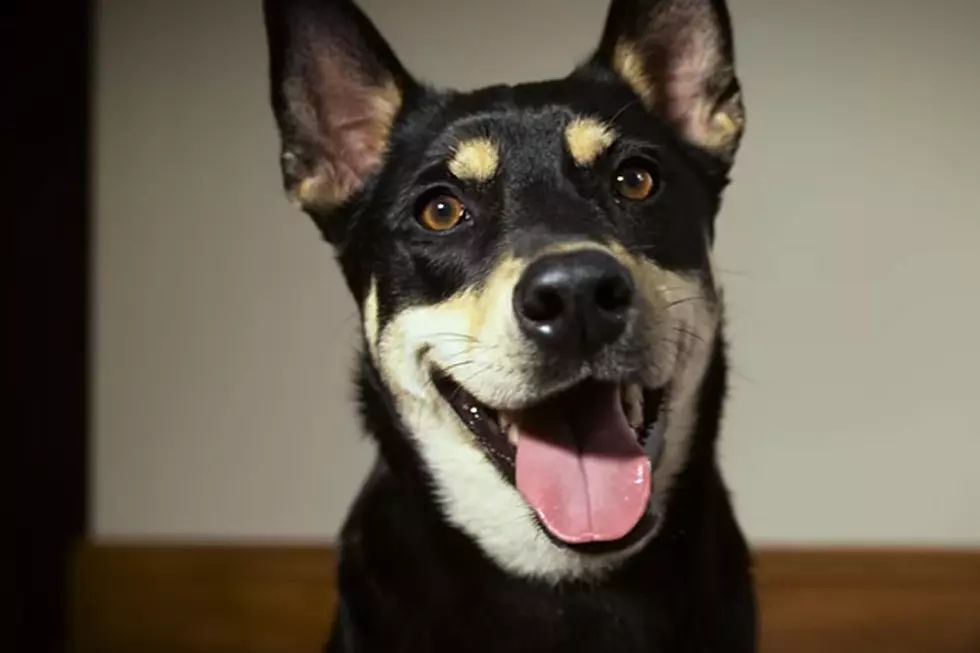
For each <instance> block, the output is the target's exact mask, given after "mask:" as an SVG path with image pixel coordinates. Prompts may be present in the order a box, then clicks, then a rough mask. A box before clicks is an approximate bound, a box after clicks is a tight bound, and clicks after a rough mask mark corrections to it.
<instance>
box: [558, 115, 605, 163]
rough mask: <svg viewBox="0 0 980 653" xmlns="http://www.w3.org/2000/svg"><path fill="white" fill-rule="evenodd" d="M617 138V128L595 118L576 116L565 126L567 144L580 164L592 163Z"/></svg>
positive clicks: (574, 158)
mask: <svg viewBox="0 0 980 653" xmlns="http://www.w3.org/2000/svg"><path fill="white" fill-rule="evenodd" d="M615 140H616V132H615V130H614V129H613V128H612V127H610V126H609V125H607V124H605V123H604V122H602V121H600V120H596V119H595V118H576V119H575V120H573V121H572V122H570V123H569V124H568V126H567V127H566V128H565V145H566V147H568V152H569V154H571V155H572V159H573V160H574V161H575V164H576V165H578V166H587V165H590V164H591V163H592V162H594V161H595V160H596V159H598V158H599V156H600V155H601V154H602V153H603V152H605V151H606V150H607V149H609V147H610V146H611V145H612V144H613V142H615Z"/></svg>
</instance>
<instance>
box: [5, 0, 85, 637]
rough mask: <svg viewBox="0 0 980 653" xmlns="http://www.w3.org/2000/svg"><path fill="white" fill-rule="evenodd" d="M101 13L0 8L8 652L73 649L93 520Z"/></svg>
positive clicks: (77, 8) (30, 3)
mask: <svg viewBox="0 0 980 653" xmlns="http://www.w3.org/2000/svg"><path fill="white" fill-rule="evenodd" d="M92 19H93V10H92V3H91V2H86V1H75V2H66V3H50V2H38V1H37V0H23V1H22V0H13V1H10V0H8V2H5V3H3V7H2V8H0V48H2V52H3V56H2V58H0V62H2V66H3V78H2V88H3V92H2V101H0V133H2V138H0V143H2V144H3V148H2V149H3V158H4V160H5V161H4V166H3V173H2V175H0V178H2V179H3V184H2V188H3V193H2V202H3V208H2V216H3V221H2V225H3V233H4V236H3V238H2V242H3V244H4V246H5V247H4V249H5V250H6V251H5V252H4V255H3V257H2V258H3V261H4V264H5V270H4V271H5V274H4V279H5V282H6V284H5V285H6V287H7V292H6V293H4V297H5V301H4V327H5V328H4V329H3V333H4V366H3V367H4V370H5V371H6V372H7V374H8V375H9V376H8V379H7V383H6V384H5V387H7V388H8V391H7V393H5V394H6V397H7V400H8V401H7V402H6V405H7V406H8V408H7V410H6V411H4V412H5V416H6V419H4V421H3V424H2V426H0V431H2V432H3V434H4V435H3V438H2V442H3V444H4V445H5V447H4V449H5V453H4V455H3V459H4V461H5V462H6V463H7V464H8V465H9V466H11V467H12V468H13V469H12V470H8V471H7V473H6V474H5V476H6V478H7V479H12V487H10V488H9V489H8V491H7V493H6V496H7V500H8V501H9V502H11V503H12V506H11V508H12V509H11V510H9V512H8V513H7V514H8V515H9V514H12V515H13V522H14V526H13V532H12V536H13V537H12V538H11V539H12V540H13V542H14V546H15V557H14V558H13V559H12V566H13V570H12V571H13V576H14V580H15V582H14V587H13V590H14V596H13V598H14V612H13V625H14V626H15V634H14V635H13V636H12V637H11V636H10V634H9V631H7V634H5V635H4V638H3V639H4V642H5V644H4V645H3V646H0V648H3V649H4V650H21V651H33V652H38V653H47V652H49V651H51V652H54V651H63V650H64V648H65V643H66V629H67V626H66V624H67V606H66V588H67V580H68V570H69V566H68V565H69V559H70V558H69V552H70V550H71V548H72V547H73V546H74V545H75V544H76V543H77V542H78V541H79V540H80V539H81V538H82V537H83V536H84V531H85V524H86V466H87V460H86V455H87V454H86V448H87V447H86V435H87V433H86V432H87V422H88V303H89V228H90V219H89V218H90V208H89V197H90V195H89V168H90V162H89V116H90V97H91V94H90V87H91V74H90V62H91V60H92V56H91V45H92V42H93V39H92ZM10 389H12V390H13V392H12V393H11V392H10ZM11 449H13V451H11ZM11 472H12V473H11ZM8 523H9V522H8ZM6 532H10V531H6ZM8 560H11V559H8ZM6 577H7V578H10V576H9V575H8V576H6ZM7 587H9V585H7ZM8 638H9V639H8ZM15 642H16V644H15ZM11 646H12V647H13V648H8V647H11Z"/></svg>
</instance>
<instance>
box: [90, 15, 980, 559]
mask: <svg viewBox="0 0 980 653" xmlns="http://www.w3.org/2000/svg"><path fill="white" fill-rule="evenodd" d="M604 4H605V0H535V1H534V2H532V3H528V2H526V0H495V1H494V2H493V3H490V2H484V1H480V0H457V1H453V0H431V1H421V0H420V1H418V2H410V1H407V0H403V1H401V2H392V1H391V0H388V1H385V0H370V1H365V2H364V6H365V7H366V8H367V10H368V12H369V13H370V14H371V15H372V16H373V17H374V18H375V19H376V20H377V22H378V23H379V24H380V26H381V27H382V30H383V31H385V32H386V34H387V35H388V36H389V37H390V38H391V40H392V41H393V43H394V45H395V47H396V49H397V50H398V51H399V52H400V54H401V55H402V57H403V59H404V60H405V62H406V63H407V64H408V65H409V66H410V67H412V68H413V69H415V70H416V71H417V72H419V73H420V74H421V75H422V76H424V77H426V78H428V79H430V80H433V81H436V82H438V83H441V84H450V85H460V86H467V87H468V86H475V85H479V84H483V83H487V82H491V81H498V80H504V81H518V80H523V79H532V78H538V77H541V76H547V75H554V74H561V73H563V72H565V71H567V70H568V69H569V67H570V65H571V64H572V63H573V62H574V61H576V60H577V59H578V58H579V57H580V56H582V55H583V54H585V53H586V52H587V50H588V48H589V47H590V46H591V45H592V43H593V42H594V41H595V39H596V38H597V36H598V30H599V28H600V25H601V18H602V16H603V13H604V10H605V6H604ZM732 4H733V13H734V19H735V23H736V28H737V30H738V37H739V55H740V58H741V59H740V63H741V67H742V75H743V78H744V82H745V86H746V92H747V96H748V102H749V108H750V116H751V117H750V122H751V127H750V134H749V136H748V139H747V141H746V143H745V147H744V150H743V153H742V156H741V159H740V161H739V166H738V168H737V170H736V179H735V183H734V186H733V187H732V189H731V192H730V195H729V197H728V202H727V206H726V209H725V212H724V215H723V217H722V221H721V233H720V238H721V242H720V259H721V267H722V268H723V269H724V272H725V274H724V280H725V283H726V286H727V289H728V293H727V296H728V300H729V305H730V313H729V317H730V321H731V335H732V340H733V349H734V351H733V355H734V368H735V369H734V374H733V379H732V385H733V388H732V402H731V404H730V410H729V419H728V420H727V424H726V431H725V446H724V450H723V454H724V460H723V462H724V466H725V468H726V470H727V473H728V477H729V479H730V483H731V486H732V488H733V492H734V495H735V498H736V501H737V505H738V508H739V511H740V513H741V515H742V518H743V520H744V524H745V526H746V528H747V530H748V532H749V534H750V535H751V536H752V537H753V539H755V540H756V541H772V540H780V541H796V542H810V543H813V542H827V541H832V542H851V543H853V542H875V543H880V542H898V543H944V544H980V481H978V480H977V479H978V474H977V471H976V469H977V465H978V462H977V461H978V460H980V417H978V415H980V405H978V401H977V399H976V395H977V391H978V389H980V380H978V374H977V373H976V372H974V370H977V369H980V345H978V344H977V334H980V299H978V298H980V290H978V286H980V255H978V254H980V195H978V193H977V184H978V178H980V164H978V163H977V161H978V159H977V157H980V126H978V122H977V118H976V116H977V115H978V107H980V82H978V80H980V77H978V73H977V71H978V69H980V39H978V38H977V27H976V26H977V24H980V4H978V3H975V2H970V1H969V0H962V1H961V2H956V1H953V0H950V1H947V2H933V3H912V2H904V3H895V2H884V1H881V2H874V1H868V0H865V1H863V2H854V1H850V0H838V1H833V2H805V3H804V2H786V1H785V0H732ZM100 31H101V34H100V40H99V53H98V92H97V101H98V106H97V115H96V147H97V153H98V155H97V156H98V160H97V169H96V177H95V184H96V199H97V204H96V213H97V216H98V222H97V233H96V243H97V255H96V269H95V279H96V299H97V303H96V312H95V326H96V331H95V334H96V336H95V342H94V346H95V353H96V359H95V360H96V377H95V397H94V408H95V413H94V414H95V430H94V432H95V442H94V454H93V460H92V464H93V466H94V474H93V478H94V488H93V489H94V494H93V497H94V517H95V520H94V529H95V531H96V533H98V534H100V535H115V536H120V535H121V536H137V535H154V536H198V537H221V538H227V537H239V536H247V537H262V538H278V537H290V538H294V537H324V536H330V535H332V534H333V533H334V532H335V531H336V529H337V527H338V526H339V524H340V521H341V520H342V518H343V514H344V512H345V510H346V507H347V504H348V501H349V500H350V498H351V495H352V493H353V492H354V491H355V489H356V486H357V483H358V482H359V480H360V477H361V475H362V473H363V471H364V470H365V467H366V464H367V462H368V460H369V456H370V449H369V447H368V446H367V445H366V444H365V443H364V442H363V441H361V439H360V436H359V434H358V431H357V428H356V423H355V421H354V419H353V407H352V403H351V402H350V396H351V392H350V389H349V385H348V378H349V376H350V374H349V370H350V369H351V361H352V352H353V348H354V346H355V339H354V337H353V334H354V328H355V326H356V318H355V314H354V307H353V304H352V303H351V302H350V300H348V298H347V296H346V294H345V290H344V288H343V285H342V282H341V280H340V277H339V274H338V273H337V271H336V269H335V267H334V264H333V261H332V258H331V253H330V251H329V250H328V249H327V247H326V246H325V245H323V244H321V243H320V242H319V241H318V237H317V234H316V233H315V231H314V229H313V228H312V226H311V225H310V224H309V223H308V222H307V221H306V219H305V218H304V217H303V216H301V215H300V214H298V213H296V212H295V211H293V210H292V209H291V208H290V207H288V206H287V205H286V203H285V200H284V199H283V198H282V195H281V193H280V188H279V177H278V171H277V168H276V154H277V144H276V140H275V133H274V131H273V124H272V119H271V115H270V113H269V109H268V108H267V103H266V87H265V83H266V80H265V51H264V43H263V40H262V39H263V33H262V27H261V23H260V9H259V2H258V0H252V1H249V2H245V1H235V0H225V1H223V2H222V1H218V0H206V1H205V0H193V1H192V0H182V1H175V0H173V1H170V2H163V1H162V0H158V1H157V2H149V1H136V0H103V3H102V16H101V22H100Z"/></svg>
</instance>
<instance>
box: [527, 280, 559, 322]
mask: <svg viewBox="0 0 980 653" xmlns="http://www.w3.org/2000/svg"><path fill="white" fill-rule="evenodd" d="M564 311H565V300H564V299H563V298H562V296H561V293H560V292H559V291H558V290H557V289H555V288H551V287H548V286H544V287H541V286H538V287H535V288H532V289H531V291H530V292H528V293H527V295H526V296H525V298H524V306H523V313H524V317H526V318H527V319H529V320H531V321H532V322H552V321H554V320H557V319H558V318H560V317H561V314H562V313H563V312H564Z"/></svg>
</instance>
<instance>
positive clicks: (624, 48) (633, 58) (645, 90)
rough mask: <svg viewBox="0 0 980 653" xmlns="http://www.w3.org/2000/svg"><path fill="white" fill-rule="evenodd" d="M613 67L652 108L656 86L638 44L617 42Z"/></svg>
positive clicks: (655, 97) (646, 104)
mask: <svg viewBox="0 0 980 653" xmlns="http://www.w3.org/2000/svg"><path fill="white" fill-rule="evenodd" d="M613 68H614V69H615V70H616V73H617V74H618V75H619V76H620V77H621V78H622V79H623V81H624V82H626V83H627V84H628V85H629V87H630V88H632V89H633V92H634V93H636V95H637V96H639V98H640V100H642V101H643V104H644V106H646V108H647V109H652V108H653V105H654V103H655V102H656V99H657V96H656V88H655V87H654V85H653V81H652V80H651V79H650V78H649V76H648V74H647V71H646V70H645V68H644V65H643V58H642V57H641V56H640V53H639V51H638V50H637V48H636V45H634V44H633V43H630V42H629V41H620V42H619V43H617V44H616V49H615V51H614V52H613Z"/></svg>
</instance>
